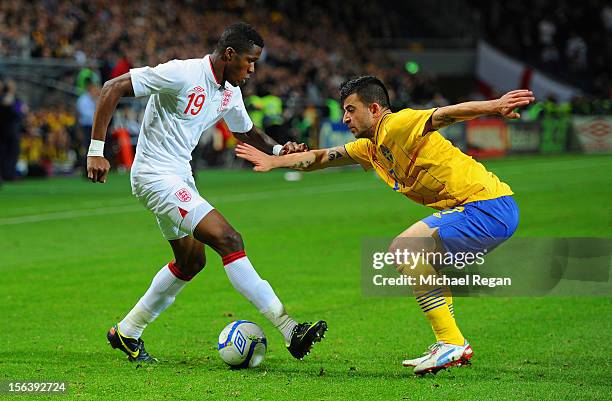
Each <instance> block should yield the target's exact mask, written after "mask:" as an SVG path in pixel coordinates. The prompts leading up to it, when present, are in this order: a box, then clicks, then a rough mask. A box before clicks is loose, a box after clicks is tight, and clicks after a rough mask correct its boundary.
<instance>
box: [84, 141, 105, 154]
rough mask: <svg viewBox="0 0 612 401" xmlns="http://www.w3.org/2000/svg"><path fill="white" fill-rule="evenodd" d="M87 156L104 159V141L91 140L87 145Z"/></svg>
mask: <svg viewBox="0 0 612 401" xmlns="http://www.w3.org/2000/svg"><path fill="white" fill-rule="evenodd" d="M87 156H101V157H104V141H98V140H97V139H92V140H91V143H90V144H89V151H88V152H87Z"/></svg>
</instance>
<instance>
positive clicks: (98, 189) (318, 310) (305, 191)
mask: <svg viewBox="0 0 612 401" xmlns="http://www.w3.org/2000/svg"><path fill="white" fill-rule="evenodd" d="M487 166H488V167H489V168H490V169H491V170H492V171H494V172H496V173H497V174H498V175H499V176H500V177H501V178H502V179H503V180H505V181H506V182H508V183H509V184H510V185H511V186H512V188H513V189H514V191H515V192H516V199H517V202H518V203H519V205H520V207H521V225H520V228H519V231H518V232H517V235H520V236H601V237H610V236H612V221H611V215H612V214H611V212H612V206H611V205H610V203H609V199H610V195H611V194H612V189H611V188H612V176H611V175H610V174H609V172H610V171H612V157H610V156H556V157H537V158H518V159H505V160H497V161H491V162H488V163H487ZM128 181H129V180H128V177H127V176H119V175H113V176H111V177H110V179H109V180H108V182H107V184H105V185H93V184H90V183H88V182H85V181H83V180H81V179H79V178H56V179H52V180H48V181H24V182H19V183H15V184H9V185H5V186H4V187H2V188H1V189H0V239H1V240H0V261H1V263H0V274H1V276H2V279H1V280H0V289H1V292H0V297H1V298H0V300H1V302H0V316H1V317H2V327H3V333H2V335H1V336H0V372H1V373H0V381H2V380H4V381H7V380H14V381H24V380H42V381H46V380H65V381H68V382H69V390H68V392H69V398H70V399H104V400H106V399H110V398H111V397H112V398H114V399H228V398H237V399H246V400H256V399H260V400H270V399H289V398H303V399H317V400H336V399H347V400H355V399H409V400H420V399H423V400H425V399H428V400H430V399H444V400H446V399H457V400H462V399H465V400H489V399H508V400H515V399H524V400H526V399H533V400H562V399H572V400H578V399H589V400H592V399H609V398H608V397H609V394H610V393H609V392H610V377H611V373H612V371H611V369H610V362H609V359H610V354H611V351H612V346H611V345H610V341H609V338H608V337H609V334H610V333H611V332H612V330H611V329H612V327H611V326H612V325H611V323H610V320H609V317H610V314H611V312H612V300H611V298H588V297H582V298H460V299H456V301H455V311H456V314H457V320H458V323H459V325H460V327H461V328H462V330H463V332H464V334H465V335H466V337H468V338H469V339H470V341H471V343H472V345H473V347H474V351H475V357H474V364H473V366H471V367H469V368H461V369H452V370H450V371H445V372H441V373H439V374H438V375H437V376H435V377H433V376H428V377H424V378H417V377H414V376H413V375H412V372H411V371H410V370H408V369H405V368H403V367H402V366H401V365H400V364H399V363H400V362H401V360H402V359H403V358H404V357H407V356H414V355H417V354H420V353H421V352H422V351H423V350H424V349H425V348H426V347H427V346H428V345H429V344H430V343H431V342H433V336H432V333H431V330H430V328H429V327H428V324H427V323H426V320H425V318H424V317H423V316H422V314H421V312H420V310H419V309H418V307H417V305H416V303H415V302H414V300H413V299H402V298H364V297H362V295H361V288H360V267H359V266H360V241H361V238H363V237H371V236H387V237H392V236H394V235H395V234H397V233H399V232H401V231H402V230H404V229H405V228H406V227H408V226H409V225H410V224H412V223H413V222H415V221H417V220H419V219H420V218H422V217H424V216H426V215H428V214H430V213H431V211H430V210H428V209H426V208H424V207H422V206H419V205H416V204H414V203H412V202H410V201H409V200H408V199H406V198H404V197H402V196H399V195H397V194H395V193H393V192H392V191H390V190H389V189H388V188H387V187H385V185H384V184H383V183H382V182H380V181H379V180H377V179H376V178H375V177H374V176H373V175H372V174H370V173H367V174H366V173H363V172H362V171H360V170H344V171H329V172H320V173H310V174H306V175H305V176H304V178H303V180H302V181H301V182H286V181H284V180H283V179H282V172H274V173H271V174H266V175H255V174H254V173H251V172H248V171H206V172H201V173H200V174H199V176H198V180H197V182H198V187H199V188H200V190H201V193H202V195H203V196H204V197H205V198H207V199H208V200H209V201H211V203H212V204H213V205H215V206H216V207H217V208H218V209H219V210H220V211H221V212H222V213H223V214H224V215H225V216H226V218H227V219H228V220H229V221H230V222H231V223H232V224H233V225H234V226H235V227H236V229H238V230H239V231H240V232H241V233H242V234H243V237H244V239H245V243H246V249H247V252H248V254H249V255H250V258H251V260H252V261H253V263H254V265H255V267H256V268H257V269H258V271H259V273H260V274H261V275H262V277H264V278H265V279H267V280H268V281H270V283H271V284H272V286H273V287H274V288H275V290H276V292H277V294H278V295H279V297H280V298H281V300H283V302H284V303H285V305H286V307H287V309H288V310H289V311H290V312H291V313H292V314H293V315H294V316H295V317H296V318H298V319H299V320H310V319H326V320H327V321H328V323H329V326H330V331H329V333H328V335H327V338H326V339H325V340H324V341H323V342H322V343H321V344H318V345H317V346H316V347H315V348H314V352H313V353H311V355H310V356H309V357H307V358H306V359H305V360H304V361H302V362H299V361H296V360H293V359H292V358H291V356H290V355H289V353H288V352H287V351H286V350H285V349H284V345H283V342H282V340H281V338H280V336H279V335H278V334H277V333H276V331H275V330H274V329H273V327H272V326H271V325H270V324H269V323H268V322H267V321H265V319H263V318H262V317H261V316H260V315H259V314H258V313H257V311H256V310H255V309H254V308H253V307H252V306H251V305H250V304H249V303H248V302H247V301H246V300H244V299H243V298H242V297H241V296H239V295H238V294H237V293H236V292H235V291H234V290H233V288H232V287H231V285H230V283H229V282H228V280H227V279H226V278H225V273H224V272H223V267H222V265H221V262H220V259H219V258H218V256H217V255H216V254H214V252H212V251H211V250H210V249H208V250H207V257H208V265H207V268H206V269H205V270H204V271H203V272H202V273H200V275H198V277H197V278H196V279H194V281H193V282H192V283H191V284H190V285H189V286H187V287H186V288H185V290H184V291H183V292H182V293H181V294H180V296H179V297H178V298H177V301H176V302H175V304H174V305H173V306H172V307H171V308H170V309H168V310H167V311H166V312H165V313H164V314H163V315H162V316H161V317H160V318H159V319H158V320H157V321H156V322H154V323H153V324H151V326H150V327H149V328H148V329H147V331H146V332H145V335H144V336H143V337H144V339H145V340H146V343H147V349H148V351H149V352H150V353H152V354H153V355H155V356H157V357H159V358H160V359H161V361H162V362H161V363H160V364H159V365H156V366H144V367H141V368H138V367H137V366H136V365H134V364H129V363H127V362H126V361H125V360H124V356H123V354H121V353H119V352H118V351H112V350H111V349H110V348H109V347H108V346H107V345H106V340H105V333H106V330H107V329H108V327H109V326H110V325H111V324H113V323H114V322H116V321H118V320H120V319H121V318H122V317H123V316H124V315H125V313H126V312H127V311H128V310H129V309H130V308H131V306H132V305H133V304H134V303H135V302H136V301H137V299H138V298H139V297H140V296H141V295H142V294H143V292H144V291H145V290H146V288H147V287H148V285H149V283H150V280H151V278H152V277H153V275H154V274H155V272H157V270H158V269H159V267H161V266H162V265H163V264H164V263H166V262H167V261H168V260H170V259H171V252H170V248H169V246H168V245H167V243H166V242H165V241H164V240H163V239H162V238H161V236H160V234H159V232H158V229H157V226H156V224H155V220H154V218H153V216H152V215H151V214H150V213H149V212H147V211H146V210H145V209H144V208H143V207H141V206H140V205H139V204H138V203H137V201H136V200H135V199H134V198H133V197H132V196H131V195H130V189H129V183H128ZM238 318H241V319H250V320H254V321H256V322H258V323H259V324H261V325H262V327H263V328H264V330H265V331H266V333H267V335H268V339H269V350H268V355H267V358H266V360H265V361H264V363H263V364H262V366H260V367H259V368H257V369H251V370H242V371H231V370H228V368H227V367H226V366H225V365H224V364H223V362H222V361H221V360H220V359H219V358H218V356H217V351H216V341H217V335H218V333H219V331H220V330H221V329H222V328H223V327H224V326H225V325H226V324H227V323H229V322H230V321H231V320H235V319H238ZM2 396H3V395H0V397H2ZM4 396H6V394H4ZM27 398H30V397H29V396H24V397H23V399H27ZM32 398H36V399H41V398H44V396H40V395H36V396H32Z"/></svg>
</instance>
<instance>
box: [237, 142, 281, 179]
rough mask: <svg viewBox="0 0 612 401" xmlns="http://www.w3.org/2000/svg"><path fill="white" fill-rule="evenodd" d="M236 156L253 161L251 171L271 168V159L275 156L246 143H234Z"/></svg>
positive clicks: (262, 170) (263, 170)
mask: <svg viewBox="0 0 612 401" xmlns="http://www.w3.org/2000/svg"><path fill="white" fill-rule="evenodd" d="M236 156H238V157H239V158H241V159H244V160H248V161H250V162H251V163H253V164H254V165H255V166H254V167H253V171H259V172H265V171H270V170H272V161H273V159H274V158H275V157H276V156H270V155H267V154H265V153H264V152H262V151H260V150H259V149H257V148H255V147H253V146H251V145H248V144H246V143H239V144H238V145H236Z"/></svg>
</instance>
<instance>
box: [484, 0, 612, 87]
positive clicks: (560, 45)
mask: <svg viewBox="0 0 612 401" xmlns="http://www.w3.org/2000/svg"><path fill="white" fill-rule="evenodd" d="M472 3H478V4H479V5H480V7H479V8H478V9H479V10H480V11H479V12H480V13H481V17H480V20H481V21H482V24H483V31H484V34H485V35H484V37H486V38H489V40H490V41H491V42H492V43H494V44H495V45H496V46H498V47H500V48H502V49H503V50H505V51H507V52H510V53H511V54H513V55H515V56H518V57H520V58H521V59H523V60H526V61H529V62H530V63H531V64H533V65H536V66H537V67H539V68H541V69H543V70H545V71H548V72H549V73H551V75H552V76H556V77H559V78H562V79H563V80H564V81H568V82H571V83H572V84H573V85H575V86H577V87H580V88H582V89H583V90H585V91H586V92H587V93H592V94H596V95H598V96H600V97H604V98H610V97H612V81H610V74H609V72H610V64H611V63H612V5H610V2H606V1H605V0H588V1H585V2H575V1H570V0H559V1H542V0H540V1H510V2H498V1H493V2H486V3H482V2H478V1H472Z"/></svg>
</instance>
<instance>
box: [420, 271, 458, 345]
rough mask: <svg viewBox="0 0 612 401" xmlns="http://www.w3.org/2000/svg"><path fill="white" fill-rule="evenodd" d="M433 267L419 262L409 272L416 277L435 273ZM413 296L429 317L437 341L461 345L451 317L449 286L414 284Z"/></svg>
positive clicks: (455, 324)
mask: <svg viewBox="0 0 612 401" xmlns="http://www.w3.org/2000/svg"><path fill="white" fill-rule="evenodd" d="M435 274H437V273H436V271H435V269H434V268H433V267H432V266H431V265H428V264H421V265H419V266H417V267H416V269H415V270H414V271H413V272H412V273H410V275H415V276H416V277H417V284H418V283H419V278H418V276H419V275H435ZM413 290H414V296H415V297H416V300H417V303H418V304H419V306H420V307H421V310H422V311H423V313H424V314H425V316H427V319H429V322H430V323H431V328H432V329H433V331H434V334H435V336H436V340H437V341H444V342H445V343H448V344H455V345H463V344H464V342H465V339H464V338H463V335H462V334H461V331H460V330H459V327H457V323H456V322H455V318H454V317H453V315H454V313H452V310H453V306H452V305H453V298H452V295H451V293H450V288H448V287H445V286H431V285H416V286H414V289H413Z"/></svg>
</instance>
